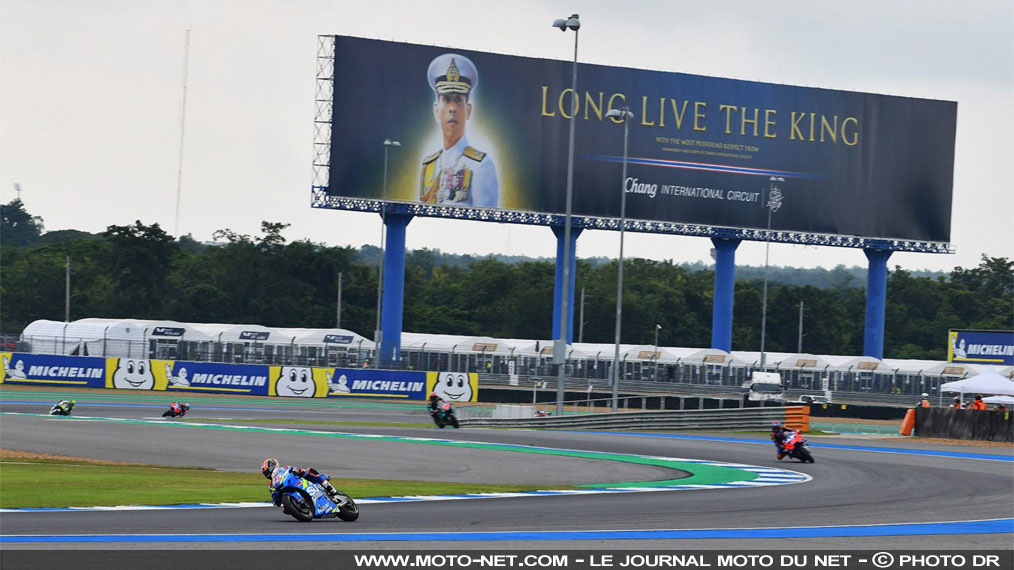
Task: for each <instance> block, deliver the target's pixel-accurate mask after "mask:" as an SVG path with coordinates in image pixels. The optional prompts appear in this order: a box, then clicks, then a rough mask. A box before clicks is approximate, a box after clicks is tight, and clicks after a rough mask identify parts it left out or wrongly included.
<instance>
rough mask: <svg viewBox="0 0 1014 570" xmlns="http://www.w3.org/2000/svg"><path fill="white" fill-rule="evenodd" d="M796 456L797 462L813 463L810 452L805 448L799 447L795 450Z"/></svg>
mask: <svg viewBox="0 0 1014 570" xmlns="http://www.w3.org/2000/svg"><path fill="white" fill-rule="evenodd" d="M796 456H798V457H799V460H800V461H802V462H803V463H813V454H811V453H810V450H809V449H807V448H805V447H800V448H799V449H798V450H796Z"/></svg>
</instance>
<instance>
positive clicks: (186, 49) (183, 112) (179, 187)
mask: <svg viewBox="0 0 1014 570" xmlns="http://www.w3.org/2000/svg"><path fill="white" fill-rule="evenodd" d="M189 63H190V28H187V37H186V40H185V41H184V43H183V97H182V100H181V101H180V156H179V163H178V166H177V169H176V217H175V218H174V221H173V233H175V234H176V239H179V238H180V196H181V195H182V194H183V133H184V129H185V128H186V125H187V67H188V66H189Z"/></svg>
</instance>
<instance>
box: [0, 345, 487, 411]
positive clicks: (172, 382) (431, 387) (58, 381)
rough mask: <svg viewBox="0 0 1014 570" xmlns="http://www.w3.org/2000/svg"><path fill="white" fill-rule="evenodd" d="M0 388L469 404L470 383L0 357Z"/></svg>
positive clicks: (372, 373) (429, 375)
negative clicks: (433, 397) (436, 399)
mask: <svg viewBox="0 0 1014 570" xmlns="http://www.w3.org/2000/svg"><path fill="white" fill-rule="evenodd" d="M0 359H2V362H3V367H2V369H0V383H2V384H24V385H35V386H62V387H78V388H115V389H120V390H155V391H166V392H186V393H206V394H246V395H253V396H280V397H287V398H364V397H367V398H369V397H375V398H399V399H405V400H424V399H426V396H427V394H429V393H430V392H433V391H436V392H438V393H439V394H441V397H443V398H444V399H445V400H448V401H453V402H473V401H475V397H476V394H477V393H478V376H477V375H476V374H465V373H443V372H441V373H437V372H415V371H400V370H374V369H369V368H365V369H361V368H314V367H308V366H267V365H251V364H222V363H215V362H185V361H174V360H158V359H143V358H99V357H87V356H59V355H49V354H23V353H12V352H3V353H0Z"/></svg>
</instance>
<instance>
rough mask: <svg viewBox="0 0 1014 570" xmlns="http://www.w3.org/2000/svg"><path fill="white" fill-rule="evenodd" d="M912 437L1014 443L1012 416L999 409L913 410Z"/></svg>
mask: <svg viewBox="0 0 1014 570" xmlns="http://www.w3.org/2000/svg"><path fill="white" fill-rule="evenodd" d="M915 435H917V436H919V437H945V438H952V439H976V440H984V441H1014V415H1012V414H1011V412H1010V411H1009V410H1008V411H999V410H968V409H955V408H915Z"/></svg>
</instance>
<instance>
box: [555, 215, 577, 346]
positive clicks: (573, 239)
mask: <svg viewBox="0 0 1014 570" xmlns="http://www.w3.org/2000/svg"><path fill="white" fill-rule="evenodd" d="M552 228H553V233H554V234H556V287H554V289H553V338H556V337H557V336H559V334H560V303H562V302H563V296H562V295H563V242H564V240H565V239H566V238H565V237H564V229H565V228H564V227H563V226H552ZM581 230H582V228H570V276H569V277H570V283H568V284H567V285H568V287H567V295H568V296H567V307H568V308H569V309H570V310H569V311H567V344H571V343H573V342H574V283H575V280H576V279H577V255H576V254H577V236H579V235H581Z"/></svg>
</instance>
